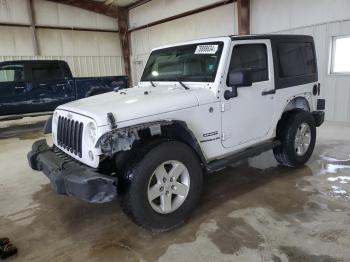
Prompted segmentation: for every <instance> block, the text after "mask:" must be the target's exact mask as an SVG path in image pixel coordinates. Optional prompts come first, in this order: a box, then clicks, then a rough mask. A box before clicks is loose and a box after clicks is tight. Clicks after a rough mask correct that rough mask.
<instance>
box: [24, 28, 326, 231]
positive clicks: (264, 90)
mask: <svg viewBox="0 0 350 262" xmlns="http://www.w3.org/2000/svg"><path fill="white" fill-rule="evenodd" d="M319 96H320V84H319V83H318V75H317V63H316V54H315V48H314V42H313V38H312V37H310V36H302V35H256V36H229V37H219V38H208V39H201V40H196V41H190V42H185V43H179V44H173V45H168V46H164V47H160V48H156V49H154V50H153V51H152V53H151V55H150V57H149V60H148V62H147V64H146V66H145V69H144V72H143V75H142V77H141V81H140V82H139V84H138V86H136V87H134V88H129V89H124V90H120V91H116V92H110V93H106V94H102V95H98V96H94V97H90V98H85V99H82V100H78V101H75V102H71V103H68V104H65V105H62V106H59V107H58V108H57V109H56V111H55V112H54V115H53V117H52V118H51V122H52V125H51V122H49V124H48V125H47V126H46V132H52V139H53V147H49V146H48V145H47V143H46V141H45V140H40V141H37V142H35V143H34V144H33V148H32V151H31V152H30V153H29V154H28V160H29V163H30V166H31V167H32V168H33V169H35V170H41V171H43V172H44V173H45V175H46V176H47V177H48V178H49V179H50V181H51V185H52V187H53V188H54V189H55V191H57V192H58V193H60V194H66V195H72V196H75V197H78V198H80V199H83V200H85V201H89V202H94V203H102V202H108V201H112V200H113V199H114V198H115V197H116V196H117V195H118V196H119V198H120V200H121V204H122V207H123V208H124V210H125V211H126V213H127V214H128V215H129V216H130V218H131V219H132V220H133V221H134V222H135V223H137V224H138V225H141V226H143V227H145V228H147V229H150V230H157V231H162V230H168V229H170V228H173V227H174V226H177V225H178V224H180V223H181V222H183V221H184V220H185V219H186V218H187V217H188V216H189V215H190V213H191V211H192V210H193V209H194V208H195V206H196V204H197V202H198V200H199V197H200V194H201V188H202V181H203V173H210V172H214V171H217V170H220V169H222V168H224V167H226V166H228V165H230V164H232V163H233V162H234V161H238V160H241V159H243V158H247V157H251V156H255V155H258V154H260V153H262V152H264V151H267V150H271V149H272V150H273V152H274V155H275V157H276V159H277V161H278V162H279V163H280V164H281V165H285V166H290V167H298V166H301V165H303V164H305V162H307V161H308V159H309V158H310V156H311V154H312V152H313V149H314V145H315V139H316V127H317V126H319V125H321V124H322V122H323V120H324V111H323V110H324V108H325V100H324V99H318V98H319ZM50 127H52V128H50ZM117 192H118V194H117Z"/></svg>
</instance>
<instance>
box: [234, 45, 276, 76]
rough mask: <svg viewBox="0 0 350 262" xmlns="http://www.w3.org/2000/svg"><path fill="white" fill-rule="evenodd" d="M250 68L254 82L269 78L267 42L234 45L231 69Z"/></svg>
mask: <svg viewBox="0 0 350 262" xmlns="http://www.w3.org/2000/svg"><path fill="white" fill-rule="evenodd" d="M247 68H250V69H251V70H252V78H253V82H261V81H266V80H268V79H269V73H268V65H267V48H266V45H265V44H244V45H236V46H234V47H233V51H232V57H231V62H230V68H229V71H239V70H242V69H247Z"/></svg>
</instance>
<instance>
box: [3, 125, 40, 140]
mask: <svg viewBox="0 0 350 262" xmlns="http://www.w3.org/2000/svg"><path fill="white" fill-rule="evenodd" d="M44 125H45V122H42V121H41V122H37V123H33V124H28V125H11V126H9V127H5V128H0V139H7V138H19V139H20V140H26V139H37V138H40V137H42V136H43V131H42V130H43V127H44Z"/></svg>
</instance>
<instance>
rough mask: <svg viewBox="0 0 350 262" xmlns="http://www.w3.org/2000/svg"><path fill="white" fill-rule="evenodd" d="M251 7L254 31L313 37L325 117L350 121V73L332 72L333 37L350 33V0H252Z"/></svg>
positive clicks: (257, 32)
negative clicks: (330, 65) (324, 104)
mask: <svg viewBox="0 0 350 262" xmlns="http://www.w3.org/2000/svg"><path fill="white" fill-rule="evenodd" d="M316 2H317V3H316ZM251 7H252V15H251V17H252V20H251V23H252V24H251V27H252V28H251V30H252V33H256V34H261V33H285V34H289V33H290V34H307V35H312V36H313V37H314V39H315V45H316V52H317V59H318V68H319V81H320V82H321V84H322V89H321V96H322V97H323V98H325V99H326V101H327V102H326V119H327V120H332V121H350V75H349V74H348V75H333V74H330V73H329V63H330V52H331V43H332V37H334V36H341V35H350V1H347V0H319V1H314V0H293V1H290V0H278V1H277V0H264V1H261V0H252V2H251ZM349 49H350V47H349Z"/></svg>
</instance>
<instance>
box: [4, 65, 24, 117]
mask: <svg viewBox="0 0 350 262" xmlns="http://www.w3.org/2000/svg"><path fill="white" fill-rule="evenodd" d="M27 91H28V88H27V85H26V83H25V79H24V65H23V64H22V63H13V64H12V63H11V64H10V63H8V64H4V65H2V66H1V67H0V115H1V116H5V115H13V114H21V113H22V111H25V110H26V106H27V100H28V97H27V95H28V94H27Z"/></svg>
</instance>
